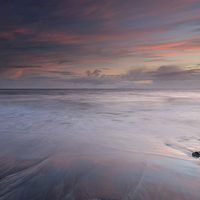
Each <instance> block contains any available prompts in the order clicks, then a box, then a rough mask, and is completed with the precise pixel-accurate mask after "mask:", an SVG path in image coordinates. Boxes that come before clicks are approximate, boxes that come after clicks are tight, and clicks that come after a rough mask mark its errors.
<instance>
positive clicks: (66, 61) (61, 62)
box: [58, 60, 73, 65]
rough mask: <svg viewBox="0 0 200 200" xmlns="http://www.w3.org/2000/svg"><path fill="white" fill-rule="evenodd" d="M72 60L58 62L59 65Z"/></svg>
mask: <svg viewBox="0 0 200 200" xmlns="http://www.w3.org/2000/svg"><path fill="white" fill-rule="evenodd" d="M71 62H73V60H61V61H60V62H58V64H59V65H61V64H64V63H71Z"/></svg>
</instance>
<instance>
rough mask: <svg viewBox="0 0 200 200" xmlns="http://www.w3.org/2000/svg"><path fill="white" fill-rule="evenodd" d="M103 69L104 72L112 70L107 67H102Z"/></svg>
mask: <svg viewBox="0 0 200 200" xmlns="http://www.w3.org/2000/svg"><path fill="white" fill-rule="evenodd" d="M101 69H103V70H110V69H108V68H107V67H102V68H101Z"/></svg>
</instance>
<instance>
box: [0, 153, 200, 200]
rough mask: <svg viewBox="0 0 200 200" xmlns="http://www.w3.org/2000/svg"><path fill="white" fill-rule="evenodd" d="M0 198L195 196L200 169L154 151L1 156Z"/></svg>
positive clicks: (166, 199) (198, 193)
mask: <svg viewBox="0 0 200 200" xmlns="http://www.w3.org/2000/svg"><path fill="white" fill-rule="evenodd" d="M0 175H1V180H0V199H1V200H4V199H5V200H7V199H9V200H17V199H20V200H27V199H47V200H51V199H52V200H55V199H61V200H62V199H63V200H92V199H93V200H94V199H96V200H97V199H104V200H105V199H112V200H113V199H117V200H127V199H130V200H131V199H138V200H140V199H141V200H144V199H145V200H148V199H154V200H155V199H163V200H171V199H181V200H184V199H185V200H188V199H190V200H193V199H199V196H200V191H199V187H200V169H199V168H198V166H197V165H196V164H195V163H193V162H192V161H190V160H185V159H181V158H172V157H167V156H159V155H154V154H152V155H151V154H149V155H148V154H126V155H124V154H123V155H122V154H121V155H120V154H119V155H109V156H108V155H106V156H103V155H101V156H52V157H48V158H44V159H40V160H16V159H11V158H10V159H2V162H1V166H0Z"/></svg>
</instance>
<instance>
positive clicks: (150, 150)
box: [0, 89, 200, 200]
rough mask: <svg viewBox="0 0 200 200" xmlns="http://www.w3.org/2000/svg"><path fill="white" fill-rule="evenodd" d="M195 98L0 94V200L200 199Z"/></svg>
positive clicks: (191, 94) (199, 107)
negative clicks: (196, 153) (193, 154)
mask: <svg viewBox="0 0 200 200" xmlns="http://www.w3.org/2000/svg"><path fill="white" fill-rule="evenodd" d="M193 151H200V90H122V89H121V90H117V89H113V90H100V89H98V90H92V89H91V90H90V89H89V90H86V89H85V90H78V89H77V90H0V199H8V200H12V199H13V200H17V199H20V200H26V199H38V200H40V199H48V200H50V199H52V200H54V199H67V200H72V199H73V200H83V199H87V200H95V199H96V200H100V199H104V200H105V199H123V200H127V199H138V200H140V199H154V200H155V199H163V200H164V199H165V200H168V199H186V200H188V199H190V200H192V199H200V191H199V188H200V165H199V164H200V162H199V159H197V158H194V157H192V155H191V154H192V152H193Z"/></svg>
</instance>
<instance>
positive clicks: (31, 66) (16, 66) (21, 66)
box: [7, 65, 42, 69]
mask: <svg viewBox="0 0 200 200" xmlns="http://www.w3.org/2000/svg"><path fill="white" fill-rule="evenodd" d="M7 68H10V69H15V68H42V66H40V65H35V66H34V65H13V66H8V67H7Z"/></svg>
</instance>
